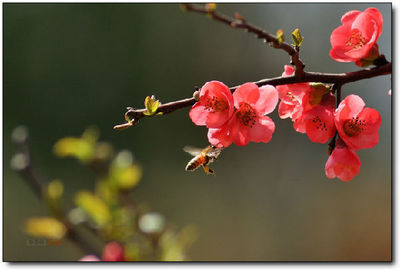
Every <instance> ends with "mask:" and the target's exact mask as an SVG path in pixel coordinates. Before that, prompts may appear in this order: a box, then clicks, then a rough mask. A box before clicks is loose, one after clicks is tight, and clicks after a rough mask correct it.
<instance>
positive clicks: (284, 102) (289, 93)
mask: <svg viewBox="0 0 400 270" xmlns="http://www.w3.org/2000/svg"><path fill="white" fill-rule="evenodd" d="M293 74H294V68H293V67H291V66H289V65H285V71H284V72H283V73H282V76H283V77H287V76H291V75H293ZM309 88H310V86H309V84H308V83H295V84H285V85H278V86H277V87H276V89H277V90H278V93H279V98H280V100H281V102H280V104H279V108H278V113H279V117H280V118H282V119H285V118H288V117H290V118H292V117H293V115H294V114H295V113H296V111H297V109H298V106H299V105H301V100H302V99H303V96H304V94H305V93H306V92H307V91H308V90H309Z"/></svg>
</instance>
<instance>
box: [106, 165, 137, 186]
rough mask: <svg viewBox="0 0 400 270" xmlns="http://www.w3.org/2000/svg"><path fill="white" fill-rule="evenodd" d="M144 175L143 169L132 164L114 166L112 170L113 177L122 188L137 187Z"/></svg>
mask: <svg viewBox="0 0 400 270" xmlns="http://www.w3.org/2000/svg"><path fill="white" fill-rule="evenodd" d="M141 177H142V170H141V169H140V168H139V167H138V166H137V165H131V166H129V167H126V168H117V167H114V168H113V170H112V172H111V178H112V181H113V182H114V183H116V185H117V186H118V187H119V188H121V189H130V188H133V187H135V186H136V185H137V184H138V183H139V180H140V178H141Z"/></svg>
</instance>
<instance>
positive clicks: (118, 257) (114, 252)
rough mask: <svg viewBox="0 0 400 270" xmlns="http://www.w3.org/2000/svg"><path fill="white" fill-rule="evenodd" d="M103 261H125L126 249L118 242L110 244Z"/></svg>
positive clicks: (104, 252) (106, 247)
mask: <svg viewBox="0 0 400 270" xmlns="http://www.w3.org/2000/svg"><path fill="white" fill-rule="evenodd" d="M102 258H103V261H125V256H124V249H123V248H122V246H121V245H120V244H118V243H117V242H110V243H108V244H107V245H106V246H105V247H104V249H103V254H102Z"/></svg>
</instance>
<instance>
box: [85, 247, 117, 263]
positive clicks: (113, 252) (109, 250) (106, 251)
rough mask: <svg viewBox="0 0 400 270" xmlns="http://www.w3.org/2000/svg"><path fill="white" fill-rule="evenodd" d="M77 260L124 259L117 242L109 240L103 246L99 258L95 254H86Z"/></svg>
mask: <svg viewBox="0 0 400 270" xmlns="http://www.w3.org/2000/svg"><path fill="white" fill-rule="evenodd" d="M79 261H81V262H96V261H113V262H117V261H118V262H119V261H125V255H124V249H123V247H122V246H121V245H120V244H118V243H117V242H109V243H108V244H107V245H105V247H104V248H103V254H102V256H101V260H100V259H99V258H98V257H97V256H95V255H86V256H84V257H82V258H81V259H80V260H79Z"/></svg>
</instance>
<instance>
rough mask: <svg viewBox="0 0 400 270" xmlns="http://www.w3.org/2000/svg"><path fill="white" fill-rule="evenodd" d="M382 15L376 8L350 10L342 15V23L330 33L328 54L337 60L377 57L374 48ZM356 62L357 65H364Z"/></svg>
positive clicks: (380, 26)
mask: <svg viewBox="0 0 400 270" xmlns="http://www.w3.org/2000/svg"><path fill="white" fill-rule="evenodd" d="M382 24H383V21H382V15H381V13H380V12H379V10H378V9H376V8H368V9H366V10H365V11H364V12H361V11H358V10H352V11H349V12H347V13H346V14H344V15H343V17H342V25H341V26H339V27H338V28H336V29H335V30H333V32H332V34H331V45H332V49H331V51H330V53H329V54H330V56H331V57H332V58H333V59H334V60H336V61H338V62H357V61H359V60H361V59H364V58H365V59H370V58H371V57H377V54H376V50H377V47H375V48H374V45H375V43H376V41H377V40H378V38H379V36H380V35H381V33H382ZM364 64H365V63H363V62H358V65H364Z"/></svg>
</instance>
